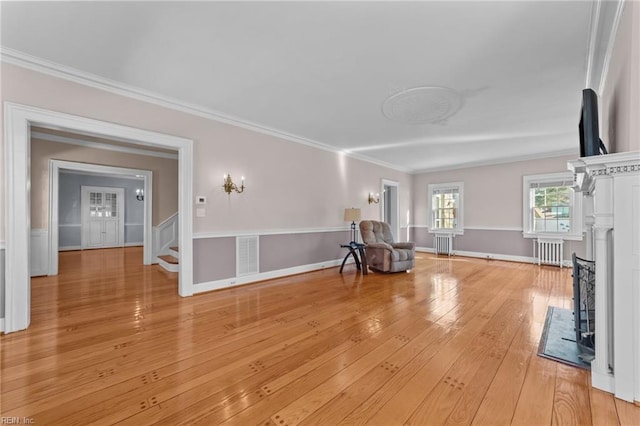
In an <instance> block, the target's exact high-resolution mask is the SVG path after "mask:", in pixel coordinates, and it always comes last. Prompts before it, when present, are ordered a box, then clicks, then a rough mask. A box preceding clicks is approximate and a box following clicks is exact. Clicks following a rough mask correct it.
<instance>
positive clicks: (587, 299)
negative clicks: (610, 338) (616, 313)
mask: <svg viewBox="0 0 640 426" xmlns="http://www.w3.org/2000/svg"><path fill="white" fill-rule="evenodd" d="M572 259H573V316H574V321H575V330H576V342H577V343H578V347H579V348H580V351H581V352H582V358H583V359H585V360H591V359H592V358H593V355H594V346H595V327H596V323H595V312H596V309H595V281H596V274H595V262H594V261H591V260H585V259H581V258H579V257H577V256H576V254H575V253H574V254H573V256H572Z"/></svg>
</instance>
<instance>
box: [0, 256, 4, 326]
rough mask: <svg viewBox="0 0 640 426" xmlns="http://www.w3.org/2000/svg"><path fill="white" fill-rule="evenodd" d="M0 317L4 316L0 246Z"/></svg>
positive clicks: (2, 257)
mask: <svg viewBox="0 0 640 426" xmlns="http://www.w3.org/2000/svg"><path fill="white" fill-rule="evenodd" d="M0 318H4V249H3V248H0Z"/></svg>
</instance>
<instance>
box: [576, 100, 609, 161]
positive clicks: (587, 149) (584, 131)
mask: <svg viewBox="0 0 640 426" xmlns="http://www.w3.org/2000/svg"><path fill="white" fill-rule="evenodd" d="M578 128H579V130H580V157H589V156H592V155H599V154H606V153H607V148H606V147H605V146H604V143H602V140H600V130H599V128H598V95H596V92H594V91H593V90H592V89H584V90H583V91H582V112H581V114H580V125H579V126H578Z"/></svg>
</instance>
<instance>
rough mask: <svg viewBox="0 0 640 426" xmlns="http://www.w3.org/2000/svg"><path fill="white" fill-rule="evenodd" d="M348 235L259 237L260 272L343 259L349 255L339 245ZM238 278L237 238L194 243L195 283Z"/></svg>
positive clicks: (343, 232)
mask: <svg viewBox="0 0 640 426" xmlns="http://www.w3.org/2000/svg"><path fill="white" fill-rule="evenodd" d="M349 232H350V231H336V232H313V233H304V234H277V235H261V236H260V237H259V259H260V265H259V267H260V272H270V271H277V270H280V269H287V268H293V267H296V266H303V265H310V264H314V263H320V262H328V261H332V260H337V259H342V258H343V257H344V256H345V255H346V254H347V250H346V249H343V248H341V247H340V244H346V243H348V242H349V241H350V238H351V237H350V235H349ZM235 276H236V239H235V237H219V238H198V239H195V240H193V281H194V283H196V284H200V283H206V282H210V281H217V280H223V279H228V278H233V277H235Z"/></svg>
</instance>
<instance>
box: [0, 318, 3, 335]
mask: <svg viewBox="0 0 640 426" xmlns="http://www.w3.org/2000/svg"><path fill="white" fill-rule="evenodd" d="M0 332H1V333H4V318H0Z"/></svg>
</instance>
